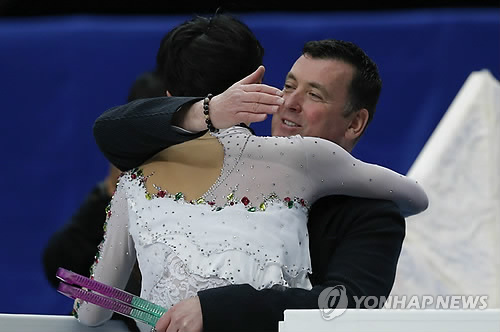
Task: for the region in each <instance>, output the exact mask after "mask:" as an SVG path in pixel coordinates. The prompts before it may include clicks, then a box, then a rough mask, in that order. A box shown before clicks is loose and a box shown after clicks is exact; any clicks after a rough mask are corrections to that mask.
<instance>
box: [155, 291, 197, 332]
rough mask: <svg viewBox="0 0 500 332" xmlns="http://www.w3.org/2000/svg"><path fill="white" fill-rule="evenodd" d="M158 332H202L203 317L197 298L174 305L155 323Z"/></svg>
mask: <svg viewBox="0 0 500 332" xmlns="http://www.w3.org/2000/svg"><path fill="white" fill-rule="evenodd" d="M155 328H156V331H158V332H202V331H203V315H202V313H201V304H200V299H199V298H198V296H195V297H191V298H189V299H186V300H182V301H181V302H179V303H177V304H176V305H174V306H173V307H172V308H170V309H168V311H167V312H166V313H164V314H163V316H161V318H160V319H159V320H158V322H157V323H156V326H155Z"/></svg>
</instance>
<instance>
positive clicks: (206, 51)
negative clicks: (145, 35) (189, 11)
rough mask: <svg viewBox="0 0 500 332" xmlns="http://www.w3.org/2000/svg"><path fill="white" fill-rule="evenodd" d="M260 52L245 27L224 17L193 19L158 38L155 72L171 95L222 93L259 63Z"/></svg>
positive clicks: (228, 17) (260, 48)
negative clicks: (160, 38) (160, 39)
mask: <svg viewBox="0 0 500 332" xmlns="http://www.w3.org/2000/svg"><path fill="white" fill-rule="evenodd" d="M263 55H264V49H263V47H262V46H261V44H260V42H259V41H258V40H257V38H256V37H255V35H254V34H253V32H252V31H251V30H250V29H249V28H248V26H247V25H246V24H244V23H243V22H241V21H240V20H238V19H236V18H235V17H232V16H229V15H227V14H215V15H214V16H213V17H212V18H206V17H201V16H196V17H194V18H192V19H190V20H188V21H186V22H184V23H182V24H181V25H179V26H177V27H176V28H174V29H172V30H171V31H170V32H168V33H167V35H166V36H165V37H164V38H163V39H162V41H161V45H160V49H159V50H158V54H157V57H156V63H157V70H158V72H159V73H160V75H161V76H162V78H163V80H164V82H165V86H166V88H167V90H168V91H169V92H170V93H171V94H172V95H173V96H205V95H207V94H208V93H212V94H214V95H216V94H219V93H222V92H223V91H225V90H226V89H227V88H229V87H230V86H231V85H232V84H233V83H235V82H237V81H239V80H241V79H242V78H243V77H245V76H247V75H248V74H250V73H252V72H253V71H255V69H257V68H258V66H259V65H261V64H262V59H263Z"/></svg>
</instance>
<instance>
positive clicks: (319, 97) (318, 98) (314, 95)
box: [309, 92, 322, 100]
mask: <svg viewBox="0 0 500 332" xmlns="http://www.w3.org/2000/svg"><path fill="white" fill-rule="evenodd" d="M309 95H310V96H311V98H313V99H317V100H321V99H322V98H321V96H320V95H317V94H315V93H314V92H309Z"/></svg>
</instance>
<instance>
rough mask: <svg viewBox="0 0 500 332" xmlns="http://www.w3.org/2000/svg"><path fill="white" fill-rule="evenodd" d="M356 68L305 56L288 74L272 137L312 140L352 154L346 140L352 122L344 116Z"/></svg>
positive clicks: (275, 116)
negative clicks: (305, 137)
mask: <svg viewBox="0 0 500 332" xmlns="http://www.w3.org/2000/svg"><path fill="white" fill-rule="evenodd" d="M352 76H353V67H352V66H351V65H348V64H346V63H345V62H342V61H338V60H330V59H328V60H327V59H313V58H311V57H310V56H307V55H306V56H304V55H302V56H301V57H300V58H299V59H297V61H296V62H295V64H294V65H293V67H292V69H291V70H290V72H289V73H288V75H287V77H286V81H285V86H284V89H283V92H284V94H283V98H284V99H285V103H284V104H283V106H281V107H280V109H279V110H278V112H277V113H275V114H274V115H273V119H272V128H271V132H272V135H273V136H292V135H301V136H313V137H321V138H324V139H328V140H330V141H333V142H335V143H337V144H339V145H341V146H343V147H344V148H346V149H348V150H350V148H351V147H350V146H349V145H348V143H349V142H347V141H346V138H345V137H344V135H345V132H346V131H347V128H348V127H349V123H350V118H351V117H347V118H345V117H344V116H343V112H344V107H345V104H346V102H347V87H348V86H349V84H350V82H351V80H352Z"/></svg>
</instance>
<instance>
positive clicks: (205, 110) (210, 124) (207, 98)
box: [203, 93, 219, 133]
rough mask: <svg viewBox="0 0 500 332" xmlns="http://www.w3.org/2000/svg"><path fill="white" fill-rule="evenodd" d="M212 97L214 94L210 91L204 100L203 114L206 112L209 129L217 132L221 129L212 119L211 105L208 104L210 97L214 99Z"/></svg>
mask: <svg viewBox="0 0 500 332" xmlns="http://www.w3.org/2000/svg"><path fill="white" fill-rule="evenodd" d="M212 97H213V95H212V94H211V93H209V94H208V95H207V96H206V97H205V99H204V100H203V114H205V123H206V124H207V128H208V130H210V131H211V132H212V133H216V132H218V131H219V129H217V128H215V127H214V125H213V123H212V120H210V115H209V107H208V104H209V103H210V99H212Z"/></svg>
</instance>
